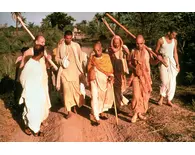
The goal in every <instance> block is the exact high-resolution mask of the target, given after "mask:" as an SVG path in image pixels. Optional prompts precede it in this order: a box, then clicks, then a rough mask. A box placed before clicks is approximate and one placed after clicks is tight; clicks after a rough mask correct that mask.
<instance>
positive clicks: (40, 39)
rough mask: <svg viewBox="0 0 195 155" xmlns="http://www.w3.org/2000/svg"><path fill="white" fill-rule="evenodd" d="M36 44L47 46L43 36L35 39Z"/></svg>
mask: <svg viewBox="0 0 195 155" xmlns="http://www.w3.org/2000/svg"><path fill="white" fill-rule="evenodd" d="M35 44H36V45H42V46H45V38H44V37H43V36H42V35H38V36H36V37H35Z"/></svg>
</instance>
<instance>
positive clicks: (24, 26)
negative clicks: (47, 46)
mask: <svg viewBox="0 0 195 155" xmlns="http://www.w3.org/2000/svg"><path fill="white" fill-rule="evenodd" d="M14 14H15V13H14ZM16 17H17V19H18V20H19V21H20V23H21V25H22V26H23V28H24V29H25V30H26V31H27V32H28V34H29V35H30V36H31V38H32V39H33V40H35V37H34V36H33V34H32V33H31V32H30V31H29V29H28V28H27V27H26V25H25V23H24V22H23V21H22V19H21V18H20V16H18V15H16ZM44 56H45V58H46V59H47V52H46V51H44ZM47 60H48V61H49V63H50V64H51V65H52V66H53V67H54V69H55V70H56V71H57V70H58V67H57V66H56V65H55V64H54V62H53V61H52V60H51V59H47Z"/></svg>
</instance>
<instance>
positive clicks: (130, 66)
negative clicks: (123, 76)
mask: <svg viewBox="0 0 195 155" xmlns="http://www.w3.org/2000/svg"><path fill="white" fill-rule="evenodd" d="M133 53H134V50H132V51H131V54H129V58H128V60H129V62H128V66H129V68H131V69H132V71H133V72H134V71H135V67H134V66H133V64H132V57H133Z"/></svg>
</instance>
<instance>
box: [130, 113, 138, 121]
mask: <svg viewBox="0 0 195 155" xmlns="http://www.w3.org/2000/svg"><path fill="white" fill-rule="evenodd" d="M136 121H137V113H135V114H134V115H133V117H132V118H131V122H132V123H135V122H136Z"/></svg>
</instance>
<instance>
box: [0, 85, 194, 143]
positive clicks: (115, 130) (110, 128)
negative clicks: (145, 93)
mask: <svg viewBox="0 0 195 155" xmlns="http://www.w3.org/2000/svg"><path fill="white" fill-rule="evenodd" d="M153 87H154V88H156V89H154V90H153V93H152V96H151V100H150V103H149V110H148V112H147V115H146V116H147V120H146V121H141V120H138V121H137V122H136V123H134V124H132V123H131V122H130V120H131V117H129V116H127V115H125V112H130V111H129V108H128V106H126V107H123V111H124V114H119V124H118V125H116V119H115V116H114V115H113V114H112V113H108V115H109V119H108V120H102V121H101V124H100V125H99V126H92V125H91V122H90V119H89V114H90V97H87V99H86V101H87V102H86V105H85V106H83V107H82V108H80V109H79V112H78V114H74V115H73V116H72V117H71V118H70V119H68V120H67V119H65V118H64V115H63V113H64V108H63V106H62V105H61V104H60V101H59V99H58V98H57V97H56V92H53V93H52V97H51V98H52V103H53V107H52V109H51V112H50V115H49V117H48V119H47V123H48V125H47V126H45V127H43V131H44V132H45V136H44V137H38V138H37V137H34V136H28V135H26V134H25V133H24V132H23V125H22V122H23V121H22V119H21V113H20V112H19V110H18V109H17V108H16V106H13V105H14V104H13V101H12V98H13V97H12V95H11V96H10V94H8V95H4V96H0V97H1V100H0V129H1V132H0V141H3V142H5V141H7V142H10V141H12V142H73V141H74V142H143V141H145V142H164V141H171V142H181V141H182V142H185V141H188V142H192V141H193V142H194V141H195V112H194V107H195V105H194V102H190V103H189V102H188V101H187V100H189V95H191V96H190V97H191V98H192V99H193V97H195V93H194V92H195V88H193V87H191V88H187V87H178V88H177V92H176V95H175V99H174V103H175V105H176V106H175V107H173V108H171V107H170V106H167V105H162V106H158V105H157V104H156V101H157V99H158V89H157V88H158V85H157V84H156V86H153ZM87 94H88V96H90V93H89V91H87ZM125 94H126V96H127V97H128V98H129V99H131V97H132V96H131V94H132V93H131V89H128V90H127V91H126V92H125ZM188 103H189V104H188ZM6 108H7V109H6Z"/></svg>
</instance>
